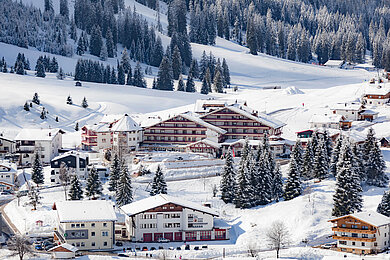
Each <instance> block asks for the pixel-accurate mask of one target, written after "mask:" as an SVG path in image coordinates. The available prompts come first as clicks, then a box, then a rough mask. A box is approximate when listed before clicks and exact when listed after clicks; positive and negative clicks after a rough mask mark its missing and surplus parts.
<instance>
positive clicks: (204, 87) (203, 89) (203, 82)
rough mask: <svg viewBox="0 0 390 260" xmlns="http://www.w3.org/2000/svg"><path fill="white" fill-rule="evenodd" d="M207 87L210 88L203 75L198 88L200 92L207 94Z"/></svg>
mask: <svg viewBox="0 0 390 260" xmlns="http://www.w3.org/2000/svg"><path fill="white" fill-rule="evenodd" d="M209 89H210V86H209V84H208V82H207V79H206V77H203V80H202V88H201V90H200V93H202V94H205V95H207V94H208V93H209Z"/></svg>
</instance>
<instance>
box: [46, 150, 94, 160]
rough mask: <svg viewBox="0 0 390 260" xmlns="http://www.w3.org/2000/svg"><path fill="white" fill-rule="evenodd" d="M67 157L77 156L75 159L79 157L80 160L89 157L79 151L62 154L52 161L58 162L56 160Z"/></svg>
mask: <svg viewBox="0 0 390 260" xmlns="http://www.w3.org/2000/svg"><path fill="white" fill-rule="evenodd" d="M67 156H75V157H76V156H78V157H79V158H83V159H86V158H87V157H88V154H87V153H82V152H78V151H69V152H66V153H64V154H61V155H58V156H56V157H54V158H53V159H52V161H56V160H59V159H62V158H65V157H67Z"/></svg>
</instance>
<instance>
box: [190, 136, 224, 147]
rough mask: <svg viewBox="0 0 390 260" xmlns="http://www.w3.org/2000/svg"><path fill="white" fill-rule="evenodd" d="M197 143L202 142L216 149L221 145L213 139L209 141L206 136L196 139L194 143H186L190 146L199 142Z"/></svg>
mask: <svg viewBox="0 0 390 260" xmlns="http://www.w3.org/2000/svg"><path fill="white" fill-rule="evenodd" d="M199 143H203V144H206V145H209V146H211V147H214V148H216V149H219V148H220V147H221V144H219V143H216V142H214V141H211V140H210V139H207V138H206V139H202V140H199V141H196V142H195V143H190V144H187V146H188V147H190V146H193V145H195V144H199Z"/></svg>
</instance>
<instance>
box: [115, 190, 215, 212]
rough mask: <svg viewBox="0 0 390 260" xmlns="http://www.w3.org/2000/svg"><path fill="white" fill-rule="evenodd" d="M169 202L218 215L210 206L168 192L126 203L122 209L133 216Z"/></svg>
mask: <svg viewBox="0 0 390 260" xmlns="http://www.w3.org/2000/svg"><path fill="white" fill-rule="evenodd" d="M167 203H172V204H175V205H179V206H182V207H184V208H189V209H192V210H196V211H200V212H204V213H207V214H210V215H213V216H218V213H217V212H216V211H215V210H213V209H211V208H208V207H205V206H202V205H199V204H197V203H194V202H192V201H187V200H183V199H181V198H178V197H173V196H170V195H167V194H158V195H155V196H152V197H148V198H146V199H142V200H138V201H136V202H133V203H130V204H127V205H124V206H123V207H121V209H122V211H123V212H124V213H125V214H126V215H128V216H133V215H136V214H139V213H142V212H145V211H147V210H149V209H153V208H156V207H159V206H162V205H165V204H167Z"/></svg>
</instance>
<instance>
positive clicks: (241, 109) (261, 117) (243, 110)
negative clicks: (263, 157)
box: [201, 105, 286, 129]
mask: <svg viewBox="0 0 390 260" xmlns="http://www.w3.org/2000/svg"><path fill="white" fill-rule="evenodd" d="M225 108H227V109H229V110H231V111H233V112H235V113H237V114H240V115H243V116H245V117H247V118H249V119H252V120H254V121H256V122H258V123H261V124H263V125H266V126H269V127H272V128H274V129H276V128H280V127H283V126H285V125H286V124H285V123H283V122H281V121H279V120H277V119H275V118H273V117H270V116H268V115H266V114H263V113H259V112H258V113H257V116H255V115H252V113H251V112H254V110H252V109H251V108H249V107H248V106H236V105H232V106H227V107H223V108H220V109H218V110H215V111H212V112H210V113H209V114H213V113H215V112H218V111H220V110H222V109H225ZM209 114H206V115H203V116H201V118H202V117H205V116H207V115H209Z"/></svg>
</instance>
